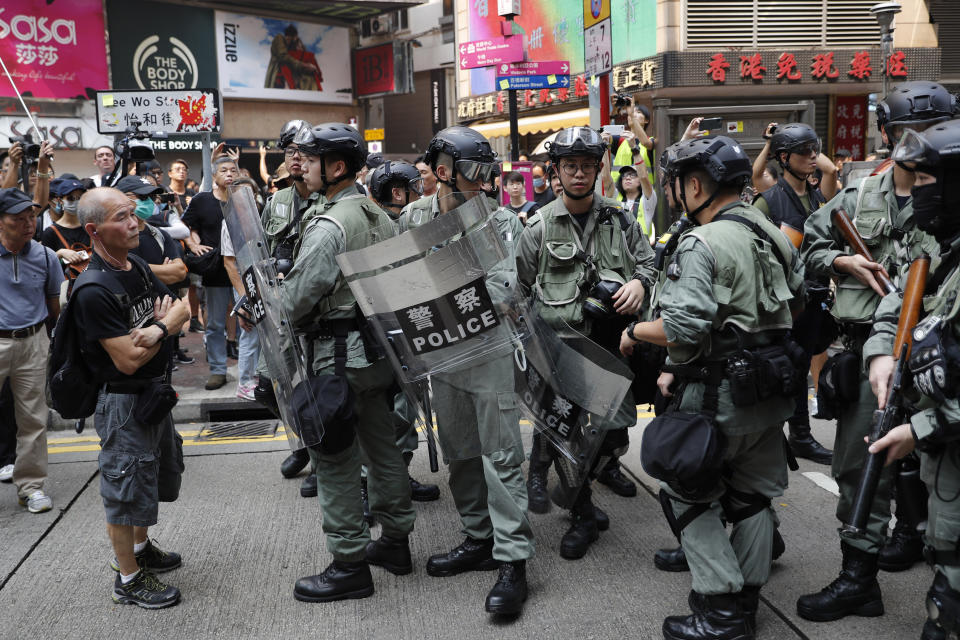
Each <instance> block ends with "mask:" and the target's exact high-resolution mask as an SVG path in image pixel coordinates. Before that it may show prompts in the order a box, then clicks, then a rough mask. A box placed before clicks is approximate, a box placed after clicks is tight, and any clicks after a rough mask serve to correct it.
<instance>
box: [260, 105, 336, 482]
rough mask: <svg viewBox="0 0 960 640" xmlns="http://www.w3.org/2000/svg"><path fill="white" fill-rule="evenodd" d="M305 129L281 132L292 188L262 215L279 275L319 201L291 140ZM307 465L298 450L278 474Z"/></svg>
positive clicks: (263, 389)
mask: <svg viewBox="0 0 960 640" xmlns="http://www.w3.org/2000/svg"><path fill="white" fill-rule="evenodd" d="M304 127H307V128H309V127H310V125H309V123H307V122H305V121H303V120H291V121H290V122H288V123H286V124H285V125H283V128H282V129H280V138H279V140H278V143H279V146H280V148H281V149H283V164H284V166H285V167H286V169H287V173H289V174H290V181H291V183H292V184H291V185H290V186H288V187H285V188H283V189H280V190H279V191H277V192H276V193H274V194H273V195H271V196H270V197H269V198H268V199H267V202H266V204H265V205H264V207H263V213H262V214H261V220H262V221H263V229H264V233H265V235H266V239H267V251H268V252H269V253H270V254H271V255H272V256H273V257H274V258H276V260H277V270H278V271H280V272H281V273H287V272H288V271H290V268H291V267H292V266H293V248H294V246H295V245H296V241H297V238H299V237H300V232H301V231H303V227H304V226H305V225H306V223H307V222H308V220H305V219H304V214H305V213H306V212H307V211H308V210H309V209H310V207H311V206H312V205H313V204H314V203H315V202H317V201H319V200H320V199H321V198H322V196H321V195H320V193H319V192H318V191H310V189H308V188H307V185H306V183H305V182H304V181H303V155H302V154H301V153H300V148H299V146H298V145H297V144H295V143H294V142H293V138H294V136H296V135H297V132H298V131H299V130H300V129H302V128H304ZM258 371H259V372H260V381H259V382H258V384H257V387H256V389H254V396H255V397H257V399H258V400H259V401H260V402H261V403H263V404H266V405H267V406H270V404H271V400H270V398H271V397H272V395H273V390H272V389H271V387H270V380H269V377H268V376H267V370H266V366H265V365H264V363H263V362H262V361H261V363H260V365H259V366H258ZM308 462H310V458H309V456H308V455H307V450H306V449H299V450H297V451H294V452H293V453H291V454H290V455H289V456H287V457H286V458H285V459H284V461H283V462H282V463H280V473H281V474H283V477H284V478H293V477H294V476H296V475H297V474H298V473H300V472H301V471H302V470H303V468H304V467H305V466H307V463H308ZM300 495H302V496H303V497H304V498H312V497H315V496H316V495H317V476H316V474H315V473H313V472H312V471H311V472H310V474H308V475H307V477H306V478H304V480H303V483H302V484H301V485H300Z"/></svg>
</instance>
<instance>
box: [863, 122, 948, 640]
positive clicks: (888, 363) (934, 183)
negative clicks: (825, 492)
mask: <svg viewBox="0 0 960 640" xmlns="http://www.w3.org/2000/svg"><path fill="white" fill-rule="evenodd" d="M958 152H960V121H957V120H952V121H950V122H944V123H942V124H937V125H934V126H933V127H930V128H929V129H927V130H926V131H924V132H923V133H915V132H912V131H908V132H907V133H906V134H905V135H904V137H903V139H902V140H901V142H900V143H899V144H898V145H897V148H896V149H895V150H894V152H893V156H892V157H893V160H894V161H895V162H896V163H897V164H898V165H900V166H901V167H903V168H905V169H908V170H910V171H913V172H915V174H916V181H915V182H914V185H913V188H912V189H911V191H912V195H913V218H914V221H915V222H916V225H917V227H918V228H919V229H921V230H923V231H925V232H927V233H929V234H931V235H933V237H934V238H935V239H936V241H937V243H938V244H939V245H940V248H941V262H940V265H939V266H938V267H937V268H936V269H935V270H934V272H933V273H932V274H931V275H930V277H929V279H928V280H927V286H926V292H927V293H928V294H933V295H928V296H927V298H926V299H925V300H924V307H925V310H926V314H925V319H923V320H921V321H920V323H919V324H918V325H917V328H916V329H915V330H914V332H913V347H912V353H911V354H910V359H909V360H908V368H909V369H910V371H911V373H912V374H913V375H912V379H913V381H914V383H913V384H914V387H915V388H916V391H918V392H919V393H920V394H921V395H920V401H919V402H918V409H919V411H918V412H917V413H915V414H914V415H913V416H912V417H910V418H909V423H908V424H903V425H900V426H898V427H895V428H894V429H892V430H891V431H890V432H889V433H888V434H887V435H886V436H885V437H883V438H881V439H880V440H879V441H877V442H876V443H874V444H873V445H871V446H870V452H871V453H876V452H878V451H882V450H884V449H888V454H887V460H888V463H889V461H892V460H894V459H896V458H900V457H902V456H904V455H908V454H909V453H910V452H911V451H912V450H913V449H914V448H916V449H919V450H920V464H921V475H922V477H923V480H924V481H925V482H926V484H927V487H928V489H929V492H930V501H929V507H930V511H929V514H928V525H927V535H926V545H927V546H926V549H925V552H924V555H925V556H926V558H927V560H928V562H930V563H931V564H932V565H933V566H934V568H935V571H936V574H935V576H934V579H933V585H932V586H931V587H930V590H929V591H928V592H927V612H928V616H929V617H928V619H927V621H926V623H925V625H924V627H923V633H922V635H921V638H922V639H923V640H940V639H941V638H945V637H948V636H949V637H954V636H955V634H960V553H958V541H960V526H958V525H957V523H960V502H958V501H957V499H956V496H957V495H960V465H958V461H960V450H958V444H957V442H958V440H957V437H958V434H960V402H958V397H957V396H958V393H957V391H958V387H957V380H956V376H957V372H958V371H960V350H958V348H957V344H958V338H960V315H958V311H960V307H958V305H957V304H956V302H955V301H956V300H957V299H958V297H960V213H958V212H960V153H958ZM902 302H903V300H902V299H901V298H900V297H899V296H897V295H888V296H886V297H885V298H884V299H883V301H882V302H881V303H880V306H879V308H878V309H877V312H876V314H875V315H874V319H875V324H874V329H873V334H872V335H871V337H870V338H869V340H868V341H867V345H866V346H865V348H864V353H865V354H866V353H870V354H881V353H886V354H891V353H892V352H893V344H894V336H895V335H896V329H897V319H898V316H899V311H900V305H901V304H902ZM864 364H865V365H866V366H867V367H868V368H869V370H870V384H871V386H872V387H873V390H874V393H875V395H876V398H877V400H878V401H879V403H880V405H881V406H882V405H883V403H884V401H885V400H886V395H887V393H886V392H887V388H888V387H889V380H890V376H891V372H892V371H893V367H894V361H893V357H892V356H891V355H873V356H870V357H867V356H865V362H864Z"/></svg>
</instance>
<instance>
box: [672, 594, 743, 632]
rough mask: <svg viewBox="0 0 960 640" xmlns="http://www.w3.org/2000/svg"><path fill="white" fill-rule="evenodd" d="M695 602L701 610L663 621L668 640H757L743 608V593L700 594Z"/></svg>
mask: <svg viewBox="0 0 960 640" xmlns="http://www.w3.org/2000/svg"><path fill="white" fill-rule="evenodd" d="M694 600H696V601H697V604H698V609H700V610H699V611H694V612H693V613H692V614H691V615H688V616H670V617H669V618H667V619H666V620H664V621H663V637H664V639H665V640H753V637H754V636H753V630H752V629H751V628H750V627H749V625H748V623H747V620H746V618H745V617H744V615H743V611H742V610H741V608H740V594H739V593H721V594H718V595H712V596H707V595H698V597H697V598H695V599H694Z"/></svg>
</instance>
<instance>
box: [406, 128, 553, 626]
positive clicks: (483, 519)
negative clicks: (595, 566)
mask: <svg viewBox="0 0 960 640" xmlns="http://www.w3.org/2000/svg"><path fill="white" fill-rule="evenodd" d="M495 160H496V156H495V154H494V153H493V150H492V149H491V148H490V143H489V142H488V141H487V139H486V138H484V137H483V136H482V135H481V134H479V133H477V132H476V131H474V130H473V129H469V128H467V127H460V126H454V127H448V128H446V129H443V130H442V131H440V132H439V133H437V135H436V136H434V137H433V139H432V140H431V141H430V144H429V146H428V147H427V151H426V153H425V154H424V161H425V162H426V163H427V164H428V165H429V166H430V168H431V169H432V170H433V172H434V174H435V175H436V176H437V192H436V194H434V195H433V196H431V197H429V198H421V199H420V200H417V201H416V202H413V203H411V204H410V205H408V206H407V207H406V208H405V209H404V211H403V214H402V215H401V217H400V230H401V231H406V230H408V229H413V228H415V227H419V226H421V225H424V224H427V223H429V222H430V221H432V220H434V218H436V217H437V216H440V215H444V214H448V213H451V212H452V211H454V210H456V209H457V208H458V207H460V206H461V205H464V204H466V203H468V202H471V201H475V202H479V203H480V204H479V205H477V206H479V207H482V208H485V209H486V210H487V211H489V212H490V214H491V218H492V224H493V225H495V228H496V231H497V232H498V233H499V234H500V236H501V238H502V240H503V242H504V245H505V246H506V248H507V249H508V253H509V255H508V256H507V257H506V259H504V260H501V261H500V262H498V263H497V264H496V265H495V266H494V267H493V268H492V269H491V270H490V272H489V273H488V274H487V275H486V277H485V283H486V287H487V288H488V290H492V291H494V292H497V291H498V290H500V289H502V288H503V287H504V283H507V284H509V283H510V282H515V281H516V264H515V261H514V243H515V242H516V239H517V237H518V236H519V235H520V231H521V230H522V225H521V224H520V221H519V220H518V219H517V217H516V216H515V215H513V213H511V212H509V211H507V210H505V209H503V208H499V209H496V210H494V204H493V203H492V202H490V200H489V199H488V198H487V197H485V195H484V193H485V192H484V191H483V183H484V182H488V181H490V180H491V179H492V175H493V173H494V162H495ZM475 199H479V200H475ZM491 295H495V293H494V294H491ZM431 385H432V387H433V408H434V410H435V411H436V414H437V435H438V440H439V442H440V447H441V450H442V451H443V455H444V459H445V461H446V462H447V463H448V465H449V469H450V480H449V482H450V491H451V493H452V494H453V500H454V502H455V503H456V505H457V511H458V513H459V514H460V521H461V523H462V525H463V532H464V534H465V536H466V537H465V539H464V541H463V543H462V544H460V545H458V546H457V547H455V548H454V549H452V550H450V551H449V552H447V553H439V554H435V555H433V556H431V557H430V559H429V561H428V562H427V573H428V574H430V575H431V576H434V577H444V576H453V575H457V574H459V573H463V572H466V571H489V570H493V569H499V575H498V578H497V582H496V584H494V586H493V588H492V589H491V590H490V592H489V594H488V595H487V598H486V602H485V608H486V610H487V611H488V612H490V613H494V614H516V613H519V612H520V611H521V610H522V608H523V604H524V602H525V601H526V599H527V579H526V561H527V560H528V559H530V558H532V557H533V553H534V540H533V530H532V528H531V527H530V522H529V520H528V519H527V513H526V512H527V494H526V490H525V487H524V478H523V471H522V470H521V464H522V463H523V458H524V453H523V443H522V442H521V439H520V414H519V409H518V404H517V401H516V396H515V393H514V387H513V358H512V353H506V354H503V355H495V356H493V357H490V358H483V359H480V360H479V361H478V362H477V364H474V365H472V366H468V367H455V368H452V369H450V370H449V371H445V372H443V373H440V374H434V375H432V376H431ZM467 443H478V446H477V447H473V446H471V445H469V444H467Z"/></svg>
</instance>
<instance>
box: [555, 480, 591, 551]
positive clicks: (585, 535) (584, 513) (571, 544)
mask: <svg viewBox="0 0 960 640" xmlns="http://www.w3.org/2000/svg"><path fill="white" fill-rule="evenodd" d="M570 514H571V516H572V519H573V522H572V523H571V524H570V528H569V529H567V532H566V533H565V534H563V537H562V538H561V539H560V557H561V558H566V559H567V560H578V559H580V558H582V557H583V556H585V555H587V549H589V548H590V545H591V544H593V543H594V542H596V541H597V538H599V537H600V529H599V527H598V526H597V514H596V511H594V507H593V503H592V502H590V492H589V489H586V491H584V490H581V492H580V496H579V497H578V498H577V502H576V504H574V505H573V509H571V510H570Z"/></svg>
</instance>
